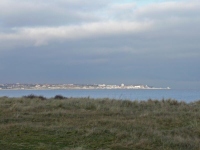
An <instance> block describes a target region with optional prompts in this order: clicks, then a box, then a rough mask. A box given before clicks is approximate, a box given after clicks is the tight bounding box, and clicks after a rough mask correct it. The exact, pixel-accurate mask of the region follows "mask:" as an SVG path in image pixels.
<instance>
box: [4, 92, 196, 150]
mask: <svg viewBox="0 0 200 150" xmlns="http://www.w3.org/2000/svg"><path fill="white" fill-rule="evenodd" d="M0 149H4V150H11V149H13V150H31V149H34V150H57V149H59V150H87V149H89V150H90V149H91V150H97V149H99V150H104V149H105V150H134V149H136V150H140V149H146V150H148V149H149V150H150V149H152V150H171V149H175V150H199V149H200V101H197V102H195V103H189V104H187V103H184V102H177V101H175V100H160V101H158V100H148V101H146V102H145V101H127V100H121V101H120V100H110V99H90V98H68V99H65V98H64V99H63V97H59V96H58V97H55V98H52V99H45V98H43V97H37V96H32V97H31V96H27V97H22V98H7V97H1V98H0Z"/></svg>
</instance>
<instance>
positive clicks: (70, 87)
mask: <svg viewBox="0 0 200 150" xmlns="http://www.w3.org/2000/svg"><path fill="white" fill-rule="evenodd" d="M65 89H66V90H76V89H77V90H80V89H81V90H84V89H85V90H93V89H107V90H110V89H133V90H134V89H135V90H137V89H145V90H146V89H150V90H154V89H156V90H159V89H161V90H162V89H170V88H169V87H166V88H157V87H153V86H148V85H125V84H121V85H114V84H113V85H107V84H20V83H14V84H0V90H65Z"/></svg>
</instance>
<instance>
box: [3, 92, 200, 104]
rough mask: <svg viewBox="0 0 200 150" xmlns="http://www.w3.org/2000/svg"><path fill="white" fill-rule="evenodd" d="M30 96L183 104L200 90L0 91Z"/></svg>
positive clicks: (199, 95) (193, 98) (194, 98)
mask: <svg viewBox="0 0 200 150" xmlns="http://www.w3.org/2000/svg"><path fill="white" fill-rule="evenodd" d="M30 94H34V95H42V96H45V97H48V98H50V97H54V96H55V95H63V96H66V97H90V98H111V99H112V98H114V99H122V100H125V99H128V100H148V99H158V100H161V99H163V98H164V99H168V98H171V99H176V100H178V101H185V102H193V101H197V100H200V90H174V89H171V90H119V89H118V90H116V89H115V90H0V96H8V97H21V96H25V95H30Z"/></svg>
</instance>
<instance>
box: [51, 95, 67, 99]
mask: <svg viewBox="0 0 200 150" xmlns="http://www.w3.org/2000/svg"><path fill="white" fill-rule="evenodd" d="M54 99H67V97H65V96H62V95H56V96H54Z"/></svg>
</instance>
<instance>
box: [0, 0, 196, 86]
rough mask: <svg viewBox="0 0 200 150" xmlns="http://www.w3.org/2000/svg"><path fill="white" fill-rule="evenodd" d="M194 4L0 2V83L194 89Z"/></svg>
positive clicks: (177, 0) (175, 0) (186, 0)
mask: <svg viewBox="0 0 200 150" xmlns="http://www.w3.org/2000/svg"><path fill="white" fill-rule="evenodd" d="M199 14H200V1H199V0H123V1H122V0H95V1H94V0H73V1H72V0H42V1H41V0H0V83H58V84H60V83H69V84H70V83H76V84H103V83H104V84H121V83H124V84H127V85H131V84H133V85H137V84H144V85H149V86H154V87H171V88H174V89H179V88H186V89H200V65H199V64H200V15H199Z"/></svg>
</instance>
